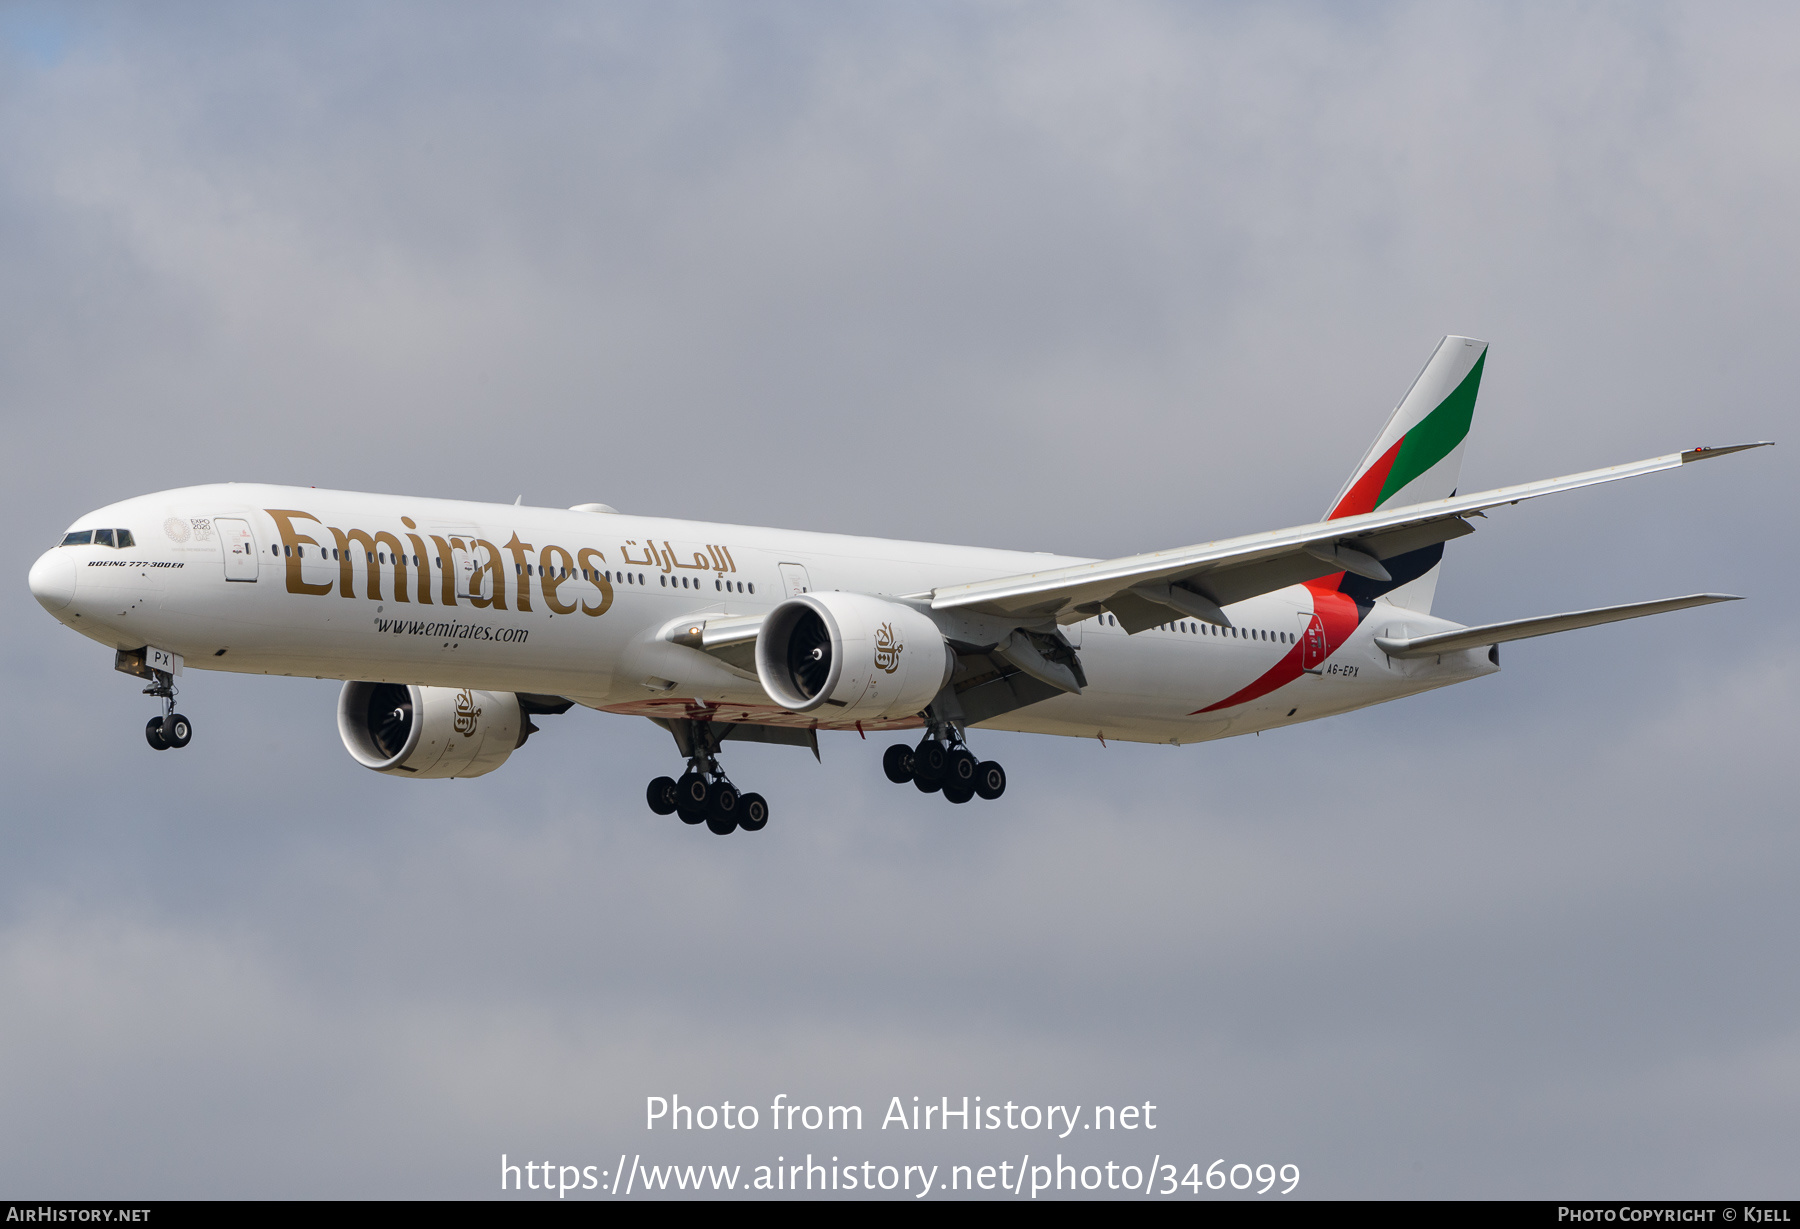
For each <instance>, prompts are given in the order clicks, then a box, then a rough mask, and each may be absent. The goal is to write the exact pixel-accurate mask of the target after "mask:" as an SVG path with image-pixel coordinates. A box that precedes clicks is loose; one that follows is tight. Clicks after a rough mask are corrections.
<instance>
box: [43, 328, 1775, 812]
mask: <svg viewBox="0 0 1800 1229" xmlns="http://www.w3.org/2000/svg"><path fill="white" fill-rule="evenodd" d="M1486 354H1487V345H1486V343H1485V342H1480V341H1476V340H1474V339H1472V338H1468V337H1446V338H1444V339H1443V341H1441V342H1439V343H1438V347H1437V349H1436V350H1435V351H1434V352H1433V353H1432V356H1431V359H1430V361H1429V362H1428V363H1426V365H1425V369H1424V371H1423V372H1421V373H1420V375H1419V377H1418V379H1416V380H1414V381H1413V384H1412V387H1411V389H1410V390H1409V391H1408V392H1407V394H1406V396H1405V397H1404V398H1403V399H1402V400H1401V402H1400V404H1399V406H1398V408H1396V409H1395V410H1394V412H1393V414H1392V415H1391V416H1390V417H1389V419H1388V422H1387V426H1386V427H1385V428H1383V430H1382V432H1381V434H1380V435H1379V436H1377V437H1376V439H1375V442H1374V443H1373V444H1372V445H1370V447H1369V451H1368V453H1367V454H1366V455H1365V456H1364V457H1363V459H1362V462H1361V463H1360V464H1359V465H1357V467H1356V469H1355V471H1354V472H1353V473H1352V474H1351V476H1350V479H1349V481H1348V482H1346V483H1345V484H1344V489H1343V490H1342V491H1340V492H1339V493H1338V495H1337V498H1336V499H1334V500H1332V502H1331V505H1330V508H1329V510H1328V511H1327V513H1326V514H1325V517H1324V519H1323V520H1320V521H1317V522H1314V523H1312V524H1307V525H1299V526H1296V527H1294V528H1291V529H1278V530H1274V531H1272V532H1269V533H1256V534H1249V535H1247V536H1244V537H1237V538H1227V539H1224V540H1221V541H1214V542H1205V543H1201V544H1200V545H1198V546H1184V547H1179V548H1176V549H1173V550H1161V551H1155V552H1152V553H1150V554H1142V555H1130V556H1126V557H1124V558H1119V559H1100V560H1096V559H1077V558H1069V557H1062V556H1051V555H1043V554H1027V553H1023V552H1019V551H1003V550H985V549H980V548H977V547H967V546H936V545H930V544H926V543H921V542H895V541H887V540H884V539H879V538H858V537H848V536H844V535H840V534H829V533H801V532H794V531H788V530H779V529H763V528H756V527H751V526H745V525H721V524H710V523H706V522H701V521H685V520H671V519H667V518H661V517H647V516H632V515H628V514H626V513H622V512H618V511H615V510H614V509H612V508H609V507H607V506H606V505H604V504H581V505H578V506H577V507H574V508H571V509H569V510H568V511H561V510H557V509H550V508H529V507H521V506H519V505H518V504H516V503H515V504H513V505H507V504H479V503H466V502H462V501H458V500H449V499H424V498H413V497H404V496H395V495H365V494H355V493H352V492H347V491H322V490H316V489H313V488H309V487H282V486H260V485H254V484H242V485H240V484H236V483H231V484H225V485H218V486H198V487H186V488H183V489H181V490H174V491H164V492H162V493H160V494H155V495H144V496H140V497H139V498H136V499H130V500H126V501H125V502H123V503H116V504H111V505H109V506H107V507H104V508H100V509H98V510H96V511H94V512H90V513H89V514H87V515H86V516H83V517H81V518H80V519H78V520H77V521H76V522H75V524H74V525H73V526H71V527H70V528H69V530H68V531H67V532H66V533H65V534H64V535H63V539H62V542H61V544H60V545H59V546H57V547H55V548H54V549H52V550H49V551H47V552H45V553H44V555H43V556H42V557H41V558H40V559H38V561H37V562H36V563H35V564H34V565H33V566H32V569H31V591H32V593H33V594H34V595H35V596H36V597H37V600H38V601H39V602H40V603H42V605H43V606H44V608H45V609H46V610H48V611H50V613H51V614H53V615H55V616H56V617H57V618H58V619H59V620H61V621H62V622H63V623H65V624H67V625H68V626H69V627H72V628H74V629H75V630H76V631H78V632H80V633H82V634H83V635H85V636H88V637H89V638H90V639H93V640H97V641H99V642H100V643H101V644H104V645H106V646H107V647H109V648H111V649H112V650H113V651H114V658H113V660H114V665H115V666H116V668H118V669H119V670H122V671H125V672H126V673H128V674H132V675H136V676H138V677H139V678H142V679H144V680H147V682H148V685H147V686H146V687H145V689H144V690H145V692H146V694H148V695H151V696H153V697H156V698H157V699H159V700H160V701H161V705H160V711H161V715H160V716H156V717H153V718H151V720H150V722H149V724H148V725H146V726H145V729H144V734H145V737H146V738H147V740H148V741H149V744H150V746H152V747H154V748H156V749H158V750H163V749H167V748H175V747H185V746H186V745H187V744H188V740H189V738H190V737H191V736H192V729H193V727H192V726H191V724H190V723H189V721H188V719H187V718H186V717H185V716H183V715H182V714H180V713H178V712H176V711H175V679H176V678H177V677H178V676H180V675H181V674H182V673H183V669H184V666H186V667H196V668H204V669H208V670H234V671H238V672H240V673H245V674H279V675H290V676H311V677H315V678H329V679H342V680H344V688H343V690H342V692H341V693H340V694H339V697H338V711H337V720H338V732H339V733H340V734H341V735H342V737H343V740H344V746H345V748H346V749H347V750H348V751H349V752H350V755H351V756H352V757H353V758H354V759H355V760H356V761H357V762H358V763H360V764H363V765H365V766H367V767H369V768H372V769H374V770H375V771H376V772H383V773H391V774H394V775H397V776H401V777H411V778H418V779H424V778H428V777H474V776H480V775H481V774H483V773H487V772H492V771H493V770H494V769H496V768H498V767H500V765H501V764H503V763H505V762H506V759H507V757H509V756H510V755H511V754H512V753H513V752H514V751H515V750H517V749H518V748H519V747H521V746H523V745H524V743H525V740H526V738H527V737H528V736H529V735H530V734H532V733H533V732H534V731H535V730H536V729H537V727H536V726H535V725H533V724H532V719H533V718H534V717H542V716H544V715H546V714H556V713H564V712H567V711H568V710H569V709H570V708H572V707H574V706H576V705H581V706H584V707H587V708H594V709H600V710H602V711H604V712H609V713H625V714H631V715H634V716H640V717H648V718H649V719H650V720H652V721H654V722H656V723H657V724H658V725H660V726H662V727H663V728H664V729H666V730H668V731H669V732H670V733H671V734H672V735H674V738H675V743H676V746H677V748H678V750H679V752H680V754H681V756H683V757H684V758H685V759H686V761H687V768H686V771H685V772H684V773H683V774H682V775H681V776H680V777H679V778H670V777H658V778H656V779H655V780H654V781H652V782H650V785H649V790H648V798H649V804H650V809H651V810H653V811H655V812H657V813H658V814H662V815H667V814H671V813H673V814H677V815H679V816H680V817H681V818H682V819H683V820H685V821H687V822H688V823H690V824H699V823H704V824H706V825H707V826H708V827H709V828H710V829H711V830H712V831H714V832H716V833H720V834H721V835H722V834H725V833H729V832H732V831H733V830H735V829H737V828H743V829H746V830H748V831H756V830H758V829H760V828H762V827H763V826H764V825H765V824H766V823H767V822H768V814H769V811H768V804H767V802H766V801H764V799H763V798H762V797H761V796H760V795H758V794H753V793H745V794H740V793H739V792H738V791H737V789H736V788H735V787H734V786H733V785H732V784H731V782H730V780H729V778H728V777H727V776H726V775H725V772H724V770H723V769H722V768H721V766H720V763H719V756H720V747H721V745H722V744H723V743H725V742H727V741H729V740H731V739H748V740H752V741H760V742H772V743H788V744H793V745H797V746H802V747H810V748H811V749H812V751H813V753H814V755H817V754H818V732H819V731H820V730H855V731H857V732H858V733H861V734H864V735H866V734H868V733H869V732H872V731H878V730H908V729H920V728H922V729H923V731H924V737H923V738H922V740H921V741H920V742H919V743H918V744H917V745H916V746H913V745H909V744H907V743H896V744H894V745H893V746H891V747H889V748H888V749H887V753H886V755H885V756H884V757H883V767H884V768H885V770H886V772H887V775H888V777H889V778H890V779H891V780H893V781H895V782H897V783H901V784H904V783H907V782H911V783H912V784H913V785H915V786H917V787H918V789H920V790H921V791H923V792H925V793H939V792H941V793H942V794H943V795H944V797H946V798H948V799H949V800H950V801H951V802H955V803H963V802H967V801H969V799H970V798H971V797H973V796H975V795H977V794H979V795H980V796H981V797H983V798H998V797H999V796H1000V794H1001V792H1002V791H1003V790H1004V789H1005V788H1006V774H1005V772H1004V771H1003V770H1002V769H1001V767H1000V765H998V764H997V763H994V762H993V761H991V760H980V759H978V758H977V757H976V755H975V754H974V753H973V752H972V751H971V750H970V749H969V740H970V737H971V733H970V732H971V731H972V730H978V729H992V730H1017V731H1023V732H1027V733H1035V734H1061V735H1065V736H1068V737H1074V738H1098V739H1102V740H1105V739H1126V740H1131V741H1138V742H1157V743H1171V744H1175V745H1181V744H1185V743H1194V742H1205V741H1207V740H1209V739H1215V738H1225V737H1229V736H1231V735H1236V734H1249V733H1252V732H1254V731H1260V730H1267V729H1273V728H1275V727H1278V726H1284V725H1292V724H1294V723H1297V722H1301V721H1312V720H1314V719H1315V718H1319V717H1327V716H1331V715H1332V714H1335V713H1342V712H1346V711H1348V710H1350V709H1356V708H1363V707H1365V706H1367V705H1370V704H1379V703H1381V702H1383V701H1385V700H1393V699H1397V698H1399V697H1400V696H1407V695H1412V694H1414V693H1416V692H1421V691H1429V690H1431V689H1432V688H1435V687H1443V686H1445V685H1447V684H1450V683H1460V682H1462V681H1463V680H1465V679H1472V678H1476V677H1479V676H1480V675H1484V674H1492V673H1494V672H1495V671H1497V670H1498V669H1499V668H1500V650H1499V646H1500V645H1501V644H1503V643H1505V642H1506V641H1509V640H1521V639H1524V638H1526V637H1530V636H1543V635H1548V634H1549V633H1552V632H1563V631H1569V630H1571V629H1573V628H1580V627H1591V626H1593V625H1595V624H1599V623H1610V622H1613V621H1614V620H1618V619H1632V618H1637V617H1639V616H1641V615H1650V614H1658V613H1661V612H1663V611H1669V610H1680V609H1683V608H1685V607H1689V606H1699V605H1704V604H1706V603H1708V602H1722V601H1730V600H1733V599H1732V598H1730V597H1728V596H1726V595H1724V594H1716V593H1697V594H1692V595H1689V596H1686V597H1672V598H1665V599H1662V600H1660V601H1651V602H1636V603H1632V604H1630V605H1624V606H1607V607H1602V608H1599V609H1595V610H1579V611H1574V612H1572V613H1568V614H1558V615H1547V616H1544V617H1542V618H1534V619H1517V620H1512V621H1509V622H1505V623H1488V624H1483V625H1480V626H1476V627H1465V626H1463V625H1461V624H1457V623H1451V622H1449V621H1447V620H1445V619H1441V618H1438V617H1436V616H1434V615H1433V614H1432V613H1431V600H1432V594H1433V591H1434V590H1435V589H1436V587H1437V578H1438V568H1439V563H1440V560H1441V559H1442V558H1443V553H1444V544H1445V543H1446V542H1448V541H1450V540H1452V539H1454V538H1460V537H1462V536H1464V535H1465V534H1468V533H1471V532H1473V529H1474V526H1473V524H1472V523H1471V522H1472V519H1473V518H1475V517H1480V516H1482V515H1483V513H1484V512H1486V511H1487V510H1488V509H1490V508H1495V507H1499V506H1502V505H1506V504H1516V503H1518V502H1520V501H1521V500H1526V499H1535V498H1537V497H1538V496H1540V495H1550V494H1554V493H1555V492H1558V491H1569V490H1574V489H1576V488H1578V487H1586V486H1593V485H1595V484H1597V483H1602V482H1612V481H1614V480H1616V479H1620V478H1631V477H1636V476H1637V475H1639V474H1649V473H1654V472H1655V471H1657V470H1663V469H1674V468H1677V467H1679V466H1682V465H1686V464H1688V463H1690V462H1693V461H1703V460H1706V459H1708V458H1710V457H1716V456H1721V455H1723V454H1725V453H1728V452H1737V451H1741V450H1743V449H1745V448H1754V447H1758V446H1759V445H1757V444H1737V445H1732V446H1730V447H1721V448H1694V449H1692V450H1690V451H1687V452H1677V453H1670V454H1669V455H1667V456H1662V457H1656V458H1654V459H1652V460H1648V461H1639V462H1637V463H1635V464H1631V465H1615V466H1611V467H1609V468H1607V469H1597V470H1590V471H1588V472H1586V473H1580V474H1572V475H1570V476H1568V477H1564V478H1551V479H1548V480H1545V481H1541V482H1528V483H1524V484H1522V485H1519V486H1509V487H1501V488H1500V489H1498V490H1493V491H1483V492H1481V493H1479V494H1475V495H1458V494H1457V493H1456V487H1457V479H1458V475H1459V472H1460V470H1461V466H1462V455H1463V444H1464V442H1465V441H1466V440H1467V438H1468V433H1469V423H1470V421H1471V419H1472V417H1473V415H1474V410H1475V395H1476V391H1477V389H1478V388H1479V386H1480V383H1481V370H1482V364H1483V362H1484V361H1485V359H1486ZM558 619H561V620H562V622H560V623H559V622H557V620H558Z"/></svg>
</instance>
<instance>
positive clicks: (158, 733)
mask: <svg viewBox="0 0 1800 1229" xmlns="http://www.w3.org/2000/svg"><path fill="white" fill-rule="evenodd" d="M144 694H145V695H147V696H155V697H156V698H157V699H159V700H161V701H162V702H163V715H162V716H160V717H152V718H150V720H149V721H148V722H147V723H146V724H145V726H144V741H145V742H147V743H149V744H150V745H151V746H152V747H154V748H155V749H156V750H158V751H167V750H169V748H171V747H173V748H175V749H176V750H177V751H179V750H180V749H181V748H183V747H185V746H187V745H188V743H189V742H190V741H191V740H192V739H193V737H194V724H193V722H191V721H189V720H188V719H187V718H186V717H184V716H182V715H181V714H180V713H178V712H176V711H175V679H174V677H173V676H172V675H167V674H163V673H161V672H160V671H159V672H158V673H157V675H156V677H155V679H154V680H152V682H151V684H150V685H149V686H148V687H146V688H144Z"/></svg>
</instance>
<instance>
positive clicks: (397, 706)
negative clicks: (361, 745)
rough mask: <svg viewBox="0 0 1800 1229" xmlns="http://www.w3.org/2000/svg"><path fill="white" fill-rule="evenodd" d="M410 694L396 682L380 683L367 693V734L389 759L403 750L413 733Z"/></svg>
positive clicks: (407, 689) (409, 691)
mask: <svg viewBox="0 0 1800 1229" xmlns="http://www.w3.org/2000/svg"><path fill="white" fill-rule="evenodd" d="M412 722H413V706H412V691H411V689H409V688H406V687H402V686H400V685H399V684H397V683H383V684H381V685H380V686H379V687H376V688H375V689H374V690H373V691H371V692H370V694H369V733H370V735H372V736H373V737H374V739H375V745H376V746H377V747H378V748H380V750H381V753H382V754H383V755H386V756H389V757H392V756H396V755H399V754H400V752H401V751H403V750H405V749H406V739H407V736H408V735H410V734H411V733H412Z"/></svg>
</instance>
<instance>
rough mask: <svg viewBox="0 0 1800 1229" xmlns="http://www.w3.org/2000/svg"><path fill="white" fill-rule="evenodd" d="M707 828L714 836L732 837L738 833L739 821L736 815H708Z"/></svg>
mask: <svg viewBox="0 0 1800 1229" xmlns="http://www.w3.org/2000/svg"><path fill="white" fill-rule="evenodd" d="M706 826H707V828H708V829H710V830H711V832H712V834H713V835H714V836H730V835H731V834H732V833H733V832H736V831H737V826H738V821H737V817H736V816H735V815H708V816H707V817H706Z"/></svg>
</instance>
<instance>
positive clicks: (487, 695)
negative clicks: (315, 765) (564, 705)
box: [338, 683, 534, 777]
mask: <svg viewBox="0 0 1800 1229" xmlns="http://www.w3.org/2000/svg"><path fill="white" fill-rule="evenodd" d="M533 728H534V727H532V725H531V724H530V722H529V721H528V720H527V718H526V716H525V713H524V710H523V709H522V708H521V706H520V704H519V697H517V696H515V695H514V694H513V693H512V692H510V691H471V690H469V689H468V688H455V687H409V686H406V685H404V684H400V683H345V684H344V690H343V691H341V692H339V693H338V734H339V735H340V736H342V738H343V740H344V747H345V749H346V750H348V751H349V752H350V755H351V757H352V758H353V759H355V760H356V762H357V763H359V764H361V765H362V766H363V767H365V768H373V769H374V770H375V771H376V772H390V773H395V774H397V775H401V776H408V777H479V776H481V775H482V774H483V773H487V772H492V771H494V769H496V768H498V767H500V765H502V764H504V763H505V762H506V757H507V756H509V755H511V754H512V753H513V751H514V749H516V748H517V747H518V746H519V745H520V744H522V743H523V742H524V741H525V736H526V735H527V734H529V733H530V732H531V731H532V729H533Z"/></svg>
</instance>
